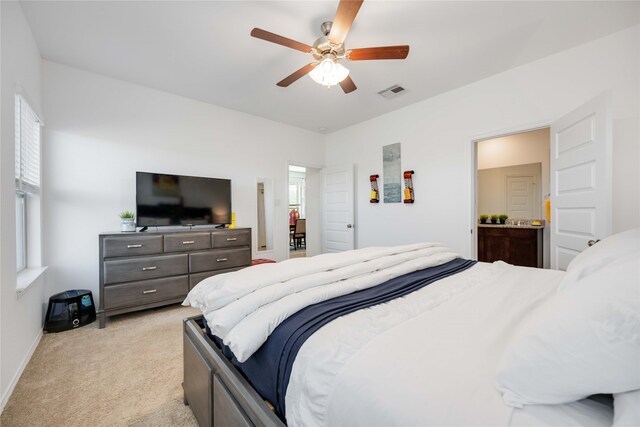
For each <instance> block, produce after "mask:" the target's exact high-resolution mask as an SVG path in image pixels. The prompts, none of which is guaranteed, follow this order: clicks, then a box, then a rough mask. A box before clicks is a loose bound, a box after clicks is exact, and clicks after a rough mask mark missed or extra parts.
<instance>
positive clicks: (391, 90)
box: [378, 85, 405, 99]
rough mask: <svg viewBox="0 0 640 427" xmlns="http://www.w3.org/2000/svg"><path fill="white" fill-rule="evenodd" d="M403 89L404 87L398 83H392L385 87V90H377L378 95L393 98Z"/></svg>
mask: <svg viewBox="0 0 640 427" xmlns="http://www.w3.org/2000/svg"><path fill="white" fill-rule="evenodd" d="M404 91H405V88H403V87H402V86H400V85H393V86H391V87H388V88H386V89H385V90H381V91H380V92H378V95H380V96H382V97H383V98H387V99H390V98H395V97H396V96H398V95H400V94H401V93H402V92H404Z"/></svg>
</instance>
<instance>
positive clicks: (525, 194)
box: [507, 176, 540, 219]
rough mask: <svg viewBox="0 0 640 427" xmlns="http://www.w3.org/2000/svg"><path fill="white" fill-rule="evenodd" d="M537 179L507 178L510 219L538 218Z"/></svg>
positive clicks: (528, 177)
mask: <svg viewBox="0 0 640 427" xmlns="http://www.w3.org/2000/svg"><path fill="white" fill-rule="evenodd" d="M536 191H537V186H536V178H535V177H534V176H507V215H509V218H525V219H530V218H538V217H539V216H540V215H536V213H537V212H536V206H537V201H536Z"/></svg>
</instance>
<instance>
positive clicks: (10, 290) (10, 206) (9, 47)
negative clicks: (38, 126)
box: [0, 1, 46, 408]
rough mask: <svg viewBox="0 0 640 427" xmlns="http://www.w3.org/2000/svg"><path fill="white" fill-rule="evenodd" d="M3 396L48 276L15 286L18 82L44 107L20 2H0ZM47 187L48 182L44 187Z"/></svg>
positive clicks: (38, 322)
mask: <svg viewBox="0 0 640 427" xmlns="http://www.w3.org/2000/svg"><path fill="white" fill-rule="evenodd" d="M0 10H1V12H0V19H1V24H0V28H1V30H0V31H1V33H0V39H1V42H0V43H1V46H0V50H2V64H1V65H0V67H1V70H0V74H1V78H0V108H1V112H0V114H1V122H2V131H1V134H0V141H1V144H0V162H1V166H2V167H1V168H0V236H1V237H2V238H1V239H0V242H1V243H0V343H2V344H1V346H0V396H1V398H2V406H1V407H2V408H4V405H5V404H6V402H7V400H8V398H9V396H10V394H11V391H12V390H13V387H14V386H15V383H16V382H17V380H18V378H19V377H20V375H21V374H22V370H23V369H24V367H25V366H26V364H27V362H28V361H29V358H30V357H31V354H32V352H33V350H34V349H35V347H36V345H37V343H38V342H39V340H40V337H41V334H42V318H43V303H44V300H45V289H44V287H45V277H44V276H41V277H40V279H38V280H37V281H36V282H34V283H33V284H32V285H31V286H30V287H29V288H28V289H27V291H26V292H24V293H23V294H21V295H20V296H18V294H17V292H16V284H17V283H16V277H17V276H16V249H15V245H16V222H15V221H16V218H15V180H14V151H15V129H14V123H15V120H14V119H15V117H14V114H15V110H14V108H15V104H14V102H15V98H14V96H15V94H16V85H19V86H20V87H21V92H22V94H23V95H24V96H25V98H26V99H27V100H28V101H29V103H30V104H31V107H32V108H33V109H34V110H35V111H36V112H37V113H40V111H41V90H40V84H41V62H42V61H41V58H40V52H39V51H38V47H37V46H36V43H35V40H34V38H33V35H32V34H31V29H30V28H29V25H28V24H27V22H26V20H25V17H24V15H23V13H22V8H21V6H20V4H19V3H18V2H13V1H3V2H0ZM45 189H46V187H45Z"/></svg>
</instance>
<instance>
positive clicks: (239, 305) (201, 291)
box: [183, 243, 458, 362]
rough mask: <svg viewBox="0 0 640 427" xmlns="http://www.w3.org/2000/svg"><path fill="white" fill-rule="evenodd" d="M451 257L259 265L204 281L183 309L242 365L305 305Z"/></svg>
mask: <svg viewBox="0 0 640 427" xmlns="http://www.w3.org/2000/svg"><path fill="white" fill-rule="evenodd" d="M455 258H458V254H456V253H455V252H453V251H452V250H451V249H449V248H447V247H446V246H443V245H441V244H439V243H419V244H412V245H406V246H396V247H382V248H365V249H359V250H355V251H349V252H344V253H340V254H325V255H320V256H317V257H313V258H302V259H293V260H288V261H285V262H282V263H278V264H263V265H259V266H256V267H253V268H248V269H245V270H241V271H239V272H236V273H233V274H225V275H220V276H213V277H210V278H208V279H205V280H203V281H202V282H200V283H199V284H198V285H197V286H196V287H195V288H194V289H192V290H191V292H189V294H188V295H187V298H186V299H185V301H184V303H183V304H184V305H191V306H193V307H196V308H200V309H201V310H202V311H203V313H204V315H205V319H206V320H207V324H208V325H209V327H210V328H211V332H212V333H213V334H214V335H216V336H218V337H220V338H222V339H223V341H224V344H225V345H226V346H228V347H229V348H230V349H231V351H233V354H234V355H235V356H236V358H237V359H238V361H240V362H244V361H246V360H247V359H248V358H249V357H251V355H252V354H253V353H254V352H255V351H256V350H258V348H260V346H261V345H262V344H263V343H264V342H265V341H266V340H267V338H269V335H271V333H272V332H273V330H274V329H275V328H276V327H277V326H278V325H280V323H282V322H283V321H284V320H286V319H287V318H288V317H289V316H291V315H293V314H295V313H296V312H298V311H300V310H301V309H303V308H305V307H307V306H309V305H312V304H316V303H318V302H322V301H326V300H328V299H331V298H335V297H338V296H341V295H346V294H350V293H353V292H356V291H359V290H362V289H367V288H371V287H373V286H377V285H379V284H381V283H384V282H386V281H388V280H390V279H393V278H395V277H398V276H402V275H404V274H407V273H411V272H414V271H417V270H422V269H425V268H428V267H435V266H438V265H442V264H445V263H447V262H449V261H452V260H453V259H455Z"/></svg>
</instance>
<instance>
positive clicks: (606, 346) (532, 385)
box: [496, 254, 640, 407]
mask: <svg viewBox="0 0 640 427" xmlns="http://www.w3.org/2000/svg"><path fill="white" fill-rule="evenodd" d="M638 261H639V260H638V256H637V254H634V255H628V256H626V257H624V258H622V259H618V260H617V261H613V262H611V263H610V264H609V265H607V266H604V267H602V268H600V269H599V270H598V271H596V272H595V273H592V274H591V275H588V276H586V277H584V278H582V279H581V280H579V281H578V282H577V284H576V286H571V287H568V288H566V289H563V290H561V291H559V292H558V293H556V294H555V295H554V296H553V298H552V299H551V300H549V301H548V302H547V304H545V306H544V307H543V308H542V309H541V310H540V312H539V313H537V314H536V316H535V317H534V318H533V319H532V321H531V322H530V323H529V324H528V325H526V326H525V327H524V328H523V330H522V331H521V333H519V334H518V336H517V337H516V338H515V339H514V340H513V342H512V343H511V344H510V345H509V347H508V348H507V350H506V351H505V354H504V355H503V360H502V361H501V363H500V364H499V366H498V372H497V375H496V384H497V387H498V389H499V390H500V391H501V392H503V398H504V400H505V402H506V403H507V404H508V405H510V406H515V407H522V405H525V404H538V403H540V404H556V403H565V402H572V401H576V400H579V399H582V398H584V397H587V396H589V395H592V394H597V393H621V392H626V391H629V390H636V389H640V266H639V262H638Z"/></svg>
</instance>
